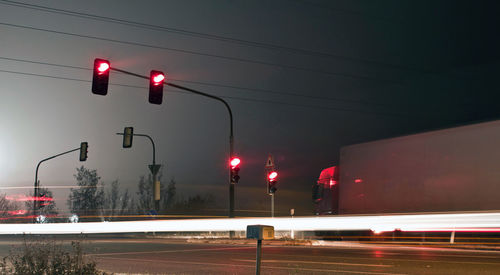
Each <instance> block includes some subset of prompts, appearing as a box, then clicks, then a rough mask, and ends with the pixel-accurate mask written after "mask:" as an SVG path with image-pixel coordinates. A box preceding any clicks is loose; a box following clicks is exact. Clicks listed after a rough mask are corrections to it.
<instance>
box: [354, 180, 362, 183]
mask: <svg viewBox="0 0 500 275" xmlns="http://www.w3.org/2000/svg"><path fill="white" fill-rule="evenodd" d="M354 182H355V183H362V182H363V180H362V179H355V180H354Z"/></svg>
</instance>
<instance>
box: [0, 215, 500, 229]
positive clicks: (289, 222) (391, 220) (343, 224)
mask: <svg viewBox="0 0 500 275" xmlns="http://www.w3.org/2000/svg"><path fill="white" fill-rule="evenodd" d="M252 224H265V225H271V226H274V230H275V231H289V230H295V231H315V230H372V231H374V232H376V233H380V232H387V231H394V230H395V229H398V230H401V231H478V232H480V231H481V232H484V231H487V232H500V212H488V213H484V212H483V213H465V214H425V215H383V216H314V217H294V218H233V219H228V218H224V219H184V220H154V221H123V222H105V223H103V222H88V223H46V224H0V234H80V233H83V234H93V233H134V232H183V231H189V232H206V231H245V230H246V227H247V225H252Z"/></svg>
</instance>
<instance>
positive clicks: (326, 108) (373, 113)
mask: <svg viewBox="0 0 500 275" xmlns="http://www.w3.org/2000/svg"><path fill="white" fill-rule="evenodd" d="M0 72H3V73H10V74H17V75H25V76H35V77H44V78H51V79H60V80H67V81H77V82H87V83H90V82H91V81H90V80H85V79H78V78H68V77H60V76H53V75H45V74H36V73H28V72H22V71H11V70H0ZM109 85H114V86H121V87H129V88H138V89H145V90H146V89H148V87H146V86H134V85H126V84H119V83H110V84H109ZM169 91H171V92H176V93H185V92H182V91H177V90H171V89H169ZM220 97H222V98H227V99H234V100H240V101H250V102H260V103H270V104H280V105H288V106H295V107H303V108H311V109H315V110H318V109H322V110H331V111H341V112H351V113H363V114H371V115H380V116H390V117H396V118H400V119H410V118H415V119H419V118H420V117H418V116H412V115H409V114H399V113H390V112H375V111H367V110H355V109H347V108H337V107H326V106H317V105H305V104H295V103H288V102H282V101H271V100H261V99H252V98H243V97H234V96H220Z"/></svg>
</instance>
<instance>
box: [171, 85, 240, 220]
mask: <svg viewBox="0 0 500 275" xmlns="http://www.w3.org/2000/svg"><path fill="white" fill-rule="evenodd" d="M165 84H166V85H168V86H172V87H174V88H177V89H181V90H184V91H188V92H191V93H194V94H197V95H202V96H205V97H209V98H212V99H215V100H218V101H220V102H222V103H223V104H224V106H226V109H227V112H228V113H229V159H232V158H233V155H234V136H233V112H232V111H231V107H229V104H227V102H226V101H225V100H224V99H222V98H220V97H217V96H214V95H210V94H206V93H203V92H200V91H196V90H193V89H190V88H186V87H183V86H180V85H177V84H174V83H168V82H167V83H165ZM229 182H230V183H229V218H234V182H233V181H232V180H230V181H229Z"/></svg>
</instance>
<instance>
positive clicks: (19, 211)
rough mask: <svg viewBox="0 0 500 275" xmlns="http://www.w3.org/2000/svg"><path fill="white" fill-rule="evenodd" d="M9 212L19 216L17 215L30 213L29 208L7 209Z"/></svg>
mask: <svg viewBox="0 0 500 275" xmlns="http://www.w3.org/2000/svg"><path fill="white" fill-rule="evenodd" d="M7 213H8V214H9V215H12V216H17V215H24V214H26V213H28V210H22V209H20V210H12V211H7Z"/></svg>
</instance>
